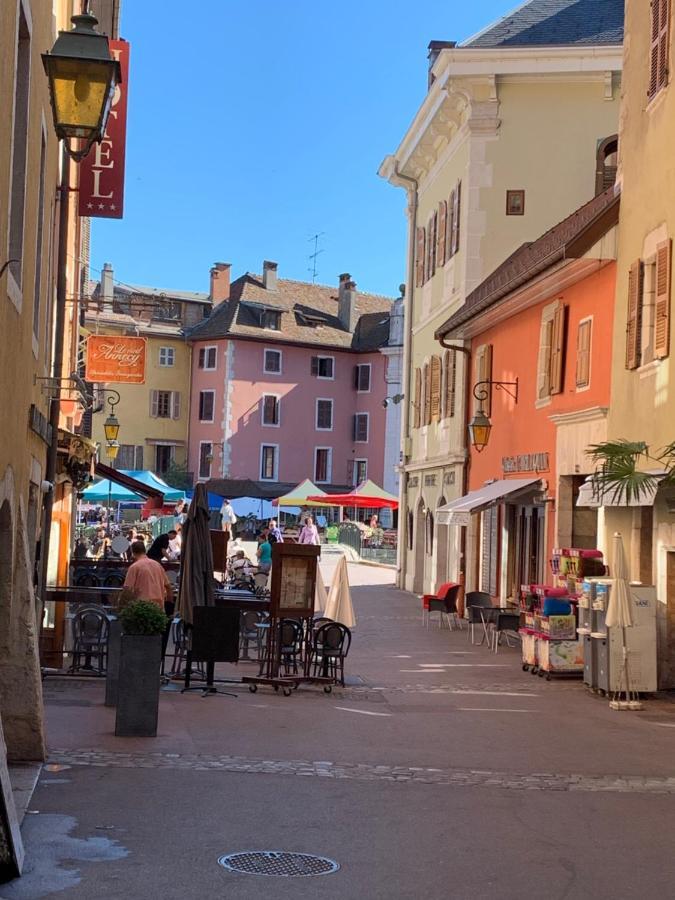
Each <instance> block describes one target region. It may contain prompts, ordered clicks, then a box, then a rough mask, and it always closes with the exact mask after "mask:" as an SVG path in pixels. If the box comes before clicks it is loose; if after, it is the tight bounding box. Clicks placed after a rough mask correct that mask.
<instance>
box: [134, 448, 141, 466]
mask: <svg viewBox="0 0 675 900" xmlns="http://www.w3.org/2000/svg"><path fill="white" fill-rule="evenodd" d="M142 468H143V447H136V460H135V465H134V469H138V470H140V469H142Z"/></svg>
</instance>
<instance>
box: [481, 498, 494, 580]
mask: <svg viewBox="0 0 675 900" xmlns="http://www.w3.org/2000/svg"><path fill="white" fill-rule="evenodd" d="M480 524H481V561H480V589H481V591H486V592H487V593H488V594H490V596H491V597H495V596H496V595H497V559H498V556H499V511H498V508H497V507H496V506H490V507H488V509H486V510H483V512H482V513H481V517H480Z"/></svg>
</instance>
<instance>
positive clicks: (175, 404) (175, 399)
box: [171, 391, 180, 419]
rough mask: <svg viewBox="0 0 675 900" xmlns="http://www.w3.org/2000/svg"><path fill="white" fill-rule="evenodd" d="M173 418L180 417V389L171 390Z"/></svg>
mask: <svg viewBox="0 0 675 900" xmlns="http://www.w3.org/2000/svg"><path fill="white" fill-rule="evenodd" d="M171 401H172V404H171V418H172V419H180V391H172V392H171Z"/></svg>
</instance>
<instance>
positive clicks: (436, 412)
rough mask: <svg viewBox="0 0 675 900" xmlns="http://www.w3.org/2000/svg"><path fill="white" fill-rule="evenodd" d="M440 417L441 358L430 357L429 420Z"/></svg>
mask: <svg viewBox="0 0 675 900" xmlns="http://www.w3.org/2000/svg"><path fill="white" fill-rule="evenodd" d="M440 417H441V358H440V356H432V357H431V420H432V421H436V422H437V421H438V420H439V419H440Z"/></svg>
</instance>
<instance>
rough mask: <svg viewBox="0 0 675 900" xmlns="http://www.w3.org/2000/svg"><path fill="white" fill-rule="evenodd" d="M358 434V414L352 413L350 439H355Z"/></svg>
mask: <svg viewBox="0 0 675 900" xmlns="http://www.w3.org/2000/svg"><path fill="white" fill-rule="evenodd" d="M358 436H359V416H358V413H354V415H353V416H352V440H353V441H356V440H357V439H358Z"/></svg>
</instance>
